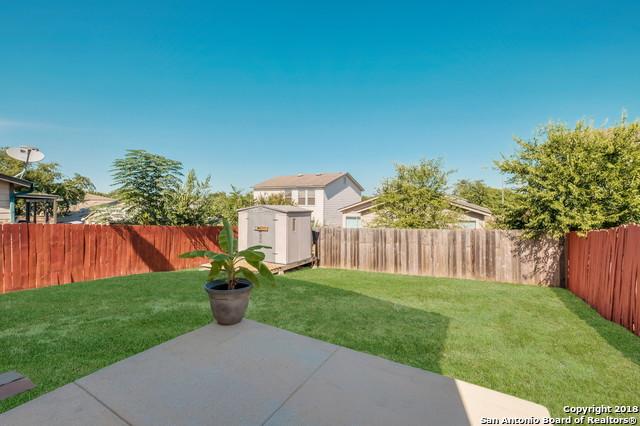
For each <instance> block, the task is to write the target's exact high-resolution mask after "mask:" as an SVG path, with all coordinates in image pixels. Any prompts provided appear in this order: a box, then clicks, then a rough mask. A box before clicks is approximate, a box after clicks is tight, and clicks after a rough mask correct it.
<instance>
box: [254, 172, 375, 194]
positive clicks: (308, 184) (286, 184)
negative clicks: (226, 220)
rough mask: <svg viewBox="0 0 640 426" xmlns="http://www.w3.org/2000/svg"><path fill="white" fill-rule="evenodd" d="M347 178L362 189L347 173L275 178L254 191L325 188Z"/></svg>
mask: <svg viewBox="0 0 640 426" xmlns="http://www.w3.org/2000/svg"><path fill="white" fill-rule="evenodd" d="M343 176H346V177H348V178H349V179H351V181H352V182H353V183H354V184H355V185H356V186H357V187H358V188H359V189H360V191H364V188H363V187H362V185H360V184H359V183H358V181H356V180H355V179H354V178H353V176H351V175H350V174H349V173H347V172H337V173H307V174H303V173H300V174H297V175H292V176H275V177H272V178H271V179H267V180H265V181H263V182H260V183H258V184H256V185H254V187H253V189H285V188H324V187H326V186H327V185H329V184H330V183H332V182H334V181H336V180H338V179H340V178H341V177H343Z"/></svg>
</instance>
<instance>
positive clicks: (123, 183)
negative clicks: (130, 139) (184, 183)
mask: <svg viewBox="0 0 640 426" xmlns="http://www.w3.org/2000/svg"><path fill="white" fill-rule="evenodd" d="M112 175H113V181H114V184H115V185H117V191H118V192H117V193H118V195H119V197H120V199H121V200H122V202H124V203H125V204H126V205H127V206H129V207H131V213H132V216H133V220H134V221H135V223H138V224H142V225H166V224H169V223H170V218H169V214H168V204H167V203H168V202H169V200H170V199H171V194H172V193H174V192H175V191H177V190H178V188H179V187H180V183H181V176H182V163H180V162H179V161H175V160H171V159H169V158H166V157H163V156H161V155H157V154H152V153H150V152H147V151H144V150H141V149H132V150H128V151H127V153H126V154H125V156H124V158H119V159H117V160H115V161H114V162H113V168H112Z"/></svg>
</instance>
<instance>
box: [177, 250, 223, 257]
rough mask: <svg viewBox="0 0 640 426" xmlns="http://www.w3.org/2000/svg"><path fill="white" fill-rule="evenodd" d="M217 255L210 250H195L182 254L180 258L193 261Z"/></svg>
mask: <svg viewBox="0 0 640 426" xmlns="http://www.w3.org/2000/svg"><path fill="white" fill-rule="evenodd" d="M216 254H217V253H215V252H213V251H209V250H194V251H189V252H186V253H182V254H181V255H180V256H179V257H180V258H182V259H192V258H195V257H211V256H214V255H216Z"/></svg>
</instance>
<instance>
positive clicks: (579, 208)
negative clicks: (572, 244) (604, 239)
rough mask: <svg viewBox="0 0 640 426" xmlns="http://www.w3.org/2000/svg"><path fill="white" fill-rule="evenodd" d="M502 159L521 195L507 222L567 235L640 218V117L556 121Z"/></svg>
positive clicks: (537, 231)
mask: <svg viewBox="0 0 640 426" xmlns="http://www.w3.org/2000/svg"><path fill="white" fill-rule="evenodd" d="M516 143H517V144H518V147H519V149H518V151H517V152H516V153H515V154H513V155H512V156H510V157H505V158H503V159H502V160H500V161H497V162H496V164H497V166H498V167H499V169H500V170H501V171H502V172H504V173H505V174H507V175H508V177H509V179H508V182H509V183H510V184H511V185H512V186H513V187H514V190H515V196H514V198H513V200H511V201H510V202H509V203H508V204H507V206H506V209H505V214H504V217H503V218H502V220H503V224H504V225H505V226H509V227H512V228H521V229H525V230H526V231H527V232H528V234H530V235H536V234H540V233H547V234H551V235H555V236H562V235H564V234H565V233H566V232H568V231H581V232H585V231H589V230H591V229H598V228H609V227H613V226H617V225H621V224H625V223H632V222H635V223H637V222H639V221H640V123H638V122H635V123H628V122H627V121H626V120H625V117H623V119H622V120H621V122H620V123H619V124H617V125H615V126H613V127H610V128H595V127H594V126H593V125H590V124H587V123H585V122H584V121H580V122H578V123H577V124H576V126H575V127H574V128H569V127H567V126H566V125H563V124H558V123H551V124H549V125H547V126H544V127H542V128H541V129H539V130H538V132H537V133H536V135H535V136H534V137H533V138H532V139H531V140H523V139H516Z"/></svg>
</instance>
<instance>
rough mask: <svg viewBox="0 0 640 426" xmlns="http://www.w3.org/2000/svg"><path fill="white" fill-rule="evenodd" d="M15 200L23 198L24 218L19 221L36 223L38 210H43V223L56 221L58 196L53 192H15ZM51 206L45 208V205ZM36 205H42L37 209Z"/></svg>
mask: <svg viewBox="0 0 640 426" xmlns="http://www.w3.org/2000/svg"><path fill="white" fill-rule="evenodd" d="M15 198H16V200H24V204H25V220H24V221H22V220H21V221H20V222H26V223H38V210H40V211H43V212H44V223H56V222H57V221H58V201H60V197H59V196H58V195H54V194H41V193H37V192H17V193H16V194H15ZM43 204H45V205H44V206H42V205H43ZM49 206H50V207H51V208H47V207H49ZM38 207H44V208H40V209H38Z"/></svg>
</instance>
